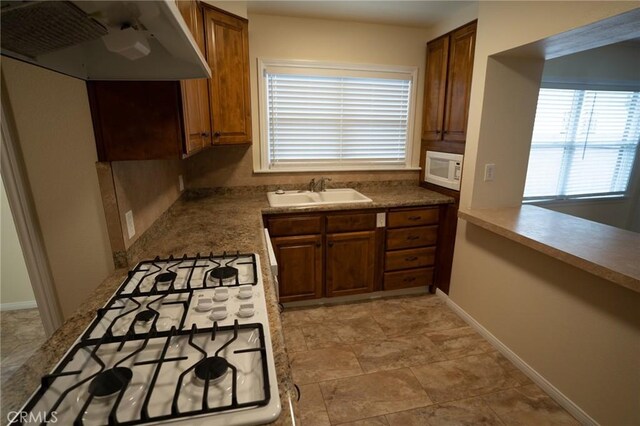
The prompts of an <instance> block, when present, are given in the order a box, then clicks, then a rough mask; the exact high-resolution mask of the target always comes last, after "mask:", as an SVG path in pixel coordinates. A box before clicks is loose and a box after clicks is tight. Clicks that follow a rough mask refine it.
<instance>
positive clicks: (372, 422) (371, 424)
mask: <svg viewBox="0 0 640 426" xmlns="http://www.w3.org/2000/svg"><path fill="white" fill-rule="evenodd" d="M337 426H389V422H388V421H387V419H386V418H385V417H384V416H380V417H371V418H369V419H362V420H356V421H355V422H347V423H340V424H339V425H337Z"/></svg>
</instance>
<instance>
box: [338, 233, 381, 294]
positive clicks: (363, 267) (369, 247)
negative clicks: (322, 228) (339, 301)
mask: <svg viewBox="0 0 640 426" xmlns="http://www.w3.org/2000/svg"><path fill="white" fill-rule="evenodd" d="M326 253H327V266H326V271H327V277H326V283H327V285H326V289H327V297H334V296H348V295H351V294H358V293H370V292H372V291H373V287H374V277H375V267H376V232H375V231H363V232H348V233H344V234H328V235H327V250H326Z"/></svg>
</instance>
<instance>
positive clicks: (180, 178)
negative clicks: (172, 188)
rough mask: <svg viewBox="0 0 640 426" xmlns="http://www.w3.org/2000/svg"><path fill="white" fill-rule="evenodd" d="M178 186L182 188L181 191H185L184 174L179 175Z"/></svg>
mask: <svg viewBox="0 0 640 426" xmlns="http://www.w3.org/2000/svg"><path fill="white" fill-rule="evenodd" d="M178 187H179V188H180V192H182V191H184V178H183V177H182V175H178Z"/></svg>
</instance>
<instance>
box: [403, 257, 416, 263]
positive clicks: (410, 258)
mask: <svg viewBox="0 0 640 426" xmlns="http://www.w3.org/2000/svg"><path fill="white" fill-rule="evenodd" d="M404 260H406V261H407V262H414V261H416V260H418V256H410V257H405V258H404Z"/></svg>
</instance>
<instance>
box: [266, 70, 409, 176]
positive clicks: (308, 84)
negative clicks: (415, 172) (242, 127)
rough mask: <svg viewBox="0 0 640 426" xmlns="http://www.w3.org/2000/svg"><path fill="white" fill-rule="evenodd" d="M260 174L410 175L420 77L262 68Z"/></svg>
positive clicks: (403, 72)
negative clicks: (393, 171) (403, 172)
mask: <svg viewBox="0 0 640 426" xmlns="http://www.w3.org/2000/svg"><path fill="white" fill-rule="evenodd" d="M260 68H261V76H262V78H261V79H260V80H261V81H260V86H261V87H260V97H261V100H260V116H261V117H260V119H261V144H262V145H261V169H262V171H303V170H377V169H401V168H408V167H410V160H411V158H410V151H411V140H412V138H413V137H412V135H413V115H414V112H413V109H414V108H413V105H414V104H415V94H414V91H415V84H416V74H417V69H415V68H408V67H374V66H354V65H341V66H338V65H327V64H318V63H303V62H300V61H298V62H294V61H290V62H282V61H279V62H267V61H261V62H260Z"/></svg>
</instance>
